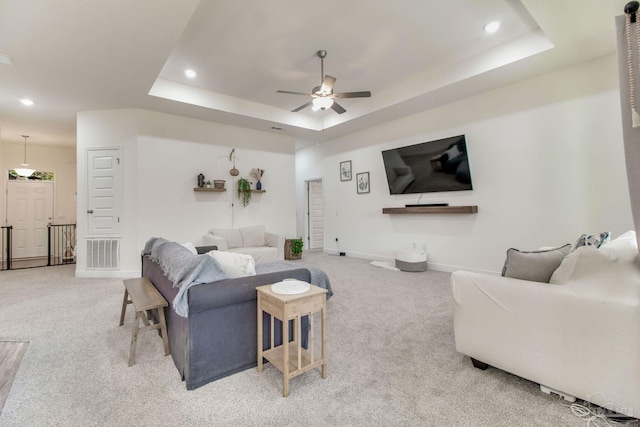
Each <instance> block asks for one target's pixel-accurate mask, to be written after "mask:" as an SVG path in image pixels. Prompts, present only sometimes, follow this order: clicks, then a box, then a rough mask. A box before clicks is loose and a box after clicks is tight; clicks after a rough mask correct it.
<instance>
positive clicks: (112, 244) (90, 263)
mask: <svg viewBox="0 0 640 427" xmlns="http://www.w3.org/2000/svg"><path fill="white" fill-rule="evenodd" d="M119 243H120V241H119V240H118V239H87V270H116V269H118V268H120V244H119Z"/></svg>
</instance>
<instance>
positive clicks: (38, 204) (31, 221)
mask: <svg viewBox="0 0 640 427" xmlns="http://www.w3.org/2000/svg"><path fill="white" fill-rule="evenodd" d="M52 220H53V182H42V181H21V180H16V181H8V182H7V225H11V226H13V230H12V248H11V251H12V256H13V258H31V257H43V256H47V233H48V229H47V225H49V224H51V221H52Z"/></svg>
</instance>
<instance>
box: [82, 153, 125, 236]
mask: <svg viewBox="0 0 640 427" xmlns="http://www.w3.org/2000/svg"><path fill="white" fill-rule="evenodd" d="M120 157H121V155H120V149H118V148H108V149H98V150H88V151H87V178H88V179H87V181H88V185H87V191H88V194H87V227H88V229H87V234H88V235H89V236H92V235H111V236H115V235H117V234H118V233H119V232H120V203H119V200H120V188H121V187H120V182H121V174H122V172H121V167H120Z"/></svg>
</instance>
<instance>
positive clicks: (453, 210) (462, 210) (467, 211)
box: [382, 205, 478, 214]
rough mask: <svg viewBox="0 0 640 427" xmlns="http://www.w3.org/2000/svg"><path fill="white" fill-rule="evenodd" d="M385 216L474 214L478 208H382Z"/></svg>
mask: <svg viewBox="0 0 640 427" xmlns="http://www.w3.org/2000/svg"><path fill="white" fill-rule="evenodd" d="M382 213H383V214H452V213H453V214H472V213H478V206H475V205H472V206H414V207H411V208H382Z"/></svg>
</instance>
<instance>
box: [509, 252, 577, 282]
mask: <svg viewBox="0 0 640 427" xmlns="http://www.w3.org/2000/svg"><path fill="white" fill-rule="evenodd" d="M570 252H571V245H570V244H569V243H567V244H566V245H564V246H560V247H558V248H553V249H549V250H541V251H530V252H524V251H519V250H518V249H514V248H511V249H509V250H508V251H507V259H506V261H505V263H504V267H503V269H502V275H503V276H505V277H512V278H514V279H521V280H530V281H533V282H544V283H549V279H550V278H551V275H552V274H553V272H554V271H555V270H556V268H558V267H559V266H560V264H561V263H562V260H563V259H564V257H565V256H567V255H569V253H570Z"/></svg>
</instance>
